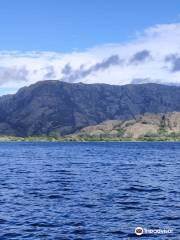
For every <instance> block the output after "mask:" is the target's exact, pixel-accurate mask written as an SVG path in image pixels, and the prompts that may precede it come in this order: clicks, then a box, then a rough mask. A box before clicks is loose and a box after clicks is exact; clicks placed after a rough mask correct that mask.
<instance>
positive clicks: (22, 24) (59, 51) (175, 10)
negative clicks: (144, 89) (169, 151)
mask: <svg viewBox="0 0 180 240" xmlns="http://www.w3.org/2000/svg"><path fill="white" fill-rule="evenodd" d="M179 39H180V1H179V0H171V1H170V0H166V1H164V0H156V1H155V0H151V1H145V0H126V1H125V0H106V1H104V0H86V1H85V0H46V1H44V0H31V1H24V0H0V95H3V94H6V93H14V92H16V91H17V90H18V89H19V88H20V87H23V86H27V85H30V84H32V83H34V82H37V81H40V80H52V79H57V80H61V81H66V82H71V83H76V82H84V83H107V84H118V85H123V84H128V83H143V82H158V83H168V84H169V83H171V84H180V41H179Z"/></svg>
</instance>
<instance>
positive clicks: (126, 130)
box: [76, 112, 180, 139]
mask: <svg viewBox="0 0 180 240" xmlns="http://www.w3.org/2000/svg"><path fill="white" fill-rule="evenodd" d="M76 135H77V136H80V137H96V138H97V137H104V138H106V137H108V138H114V137H120V138H133V139H138V138H142V137H160V136H175V135H176V136H180V112H172V113H166V114H163V113H161V114H145V115H143V116H136V119H133V120H128V121H122V120H121V121H120V120H109V121H105V122H102V123H100V124H98V125H94V126H89V127H85V128H83V129H81V131H80V132H79V133H78V134H76Z"/></svg>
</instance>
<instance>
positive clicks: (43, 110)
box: [0, 81, 180, 136]
mask: <svg viewBox="0 0 180 240" xmlns="http://www.w3.org/2000/svg"><path fill="white" fill-rule="evenodd" d="M173 111H180V87H176V86H165V85H158V84H141V85H133V84H130V85H125V86H113V85H106V84H89V85H88V84H82V83H78V84H70V83H64V82H60V81H42V82H37V83H36V84H33V85H31V86H29V87H24V88H22V89H20V90H19V91H18V92H17V93H16V94H14V95H7V96H3V97H0V135H14V136H35V135H36V136H39V135H41V136H42V135H50V136H52V135H55V136H60V135H66V134H71V133H74V132H77V131H79V130H80V129H82V128H84V127H86V126H90V125H96V124H99V123H101V122H103V121H106V120H130V119H136V116H137V115H140V114H144V113H164V112H173Z"/></svg>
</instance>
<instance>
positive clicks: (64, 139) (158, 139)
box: [0, 136, 180, 143]
mask: <svg viewBox="0 0 180 240" xmlns="http://www.w3.org/2000/svg"><path fill="white" fill-rule="evenodd" d="M0 142H79V143H80V142H135V143H138V142H180V138H170V137H156V138H152V137H149V138H148V137H146V138H137V139H135V138H93V139H91V138H74V137H59V138H55V137H41V136H32V137H15V136H0Z"/></svg>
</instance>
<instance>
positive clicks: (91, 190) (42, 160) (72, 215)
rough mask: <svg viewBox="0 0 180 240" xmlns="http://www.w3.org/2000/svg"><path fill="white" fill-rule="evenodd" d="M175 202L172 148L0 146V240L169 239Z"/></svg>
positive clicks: (178, 148) (178, 189)
mask: <svg viewBox="0 0 180 240" xmlns="http://www.w3.org/2000/svg"><path fill="white" fill-rule="evenodd" d="M179 203H180V143H168V142H166V143H123V142H122V143H103V142H100V143H23V142H21V143H18V142H15V143H13V142H9V143H0V240H11V239H17V240H21V239H30V240H31V239H32V240H40V239H43V240H46V239H47V240H56V239H60V240H66V239H67V240H69V239H70V240H74V239H79V240H80V239H83V240H90V239H91V240H95V239H96V240H106V239H107V240H114V239H115V240H116V239H124V240H128V239H129V240H130V239H137V238H138V239H139V238H140V239H163V240H164V239H167V240H169V239H175V240H177V239H180V232H179V230H180V204H179ZM137 226H141V227H143V228H147V229H152V228H153V229H154V228H161V229H164V228H165V229H167V228H170V229H173V233H170V234H165V235H160V234H159V235H158V234H156V235H154V234H153V235H147V234H146V235H142V236H141V237H136V236H135V235H134V229H135V227H137Z"/></svg>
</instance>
